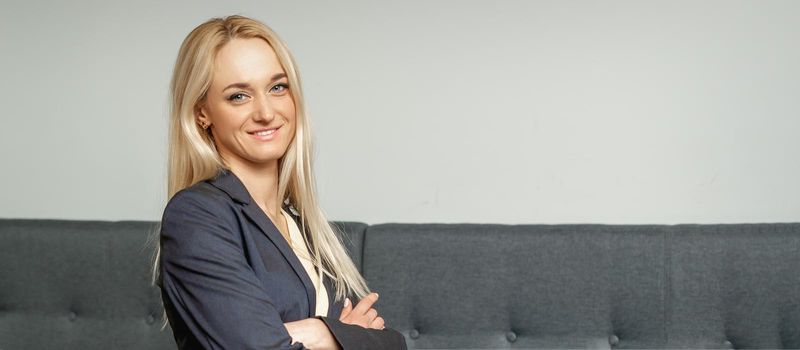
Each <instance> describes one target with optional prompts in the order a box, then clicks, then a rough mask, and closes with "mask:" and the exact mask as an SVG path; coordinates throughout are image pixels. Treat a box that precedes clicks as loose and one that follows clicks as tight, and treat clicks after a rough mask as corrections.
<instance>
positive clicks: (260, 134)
mask: <svg viewBox="0 0 800 350" xmlns="http://www.w3.org/2000/svg"><path fill="white" fill-rule="evenodd" d="M273 132H275V129H270V130H267V131H259V132H257V133H256V135H258V136H267V135H272V133H273Z"/></svg>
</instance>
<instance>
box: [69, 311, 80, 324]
mask: <svg viewBox="0 0 800 350" xmlns="http://www.w3.org/2000/svg"><path fill="white" fill-rule="evenodd" d="M67 318H69V320H70V321H73V322H74V321H75V319H76V318H78V315H77V314H75V313H74V312H70V313H69V316H67Z"/></svg>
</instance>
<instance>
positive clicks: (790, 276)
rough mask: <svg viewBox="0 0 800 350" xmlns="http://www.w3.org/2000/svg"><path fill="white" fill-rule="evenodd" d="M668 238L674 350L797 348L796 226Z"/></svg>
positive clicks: (799, 253) (675, 233)
mask: <svg viewBox="0 0 800 350" xmlns="http://www.w3.org/2000/svg"><path fill="white" fill-rule="evenodd" d="M669 231H670V233H669V236H668V237H669V251H670V252H671V254H670V255H671V257H670V260H669V267H670V268H669V274H670V275H669V279H670V285H671V288H670V289H669V292H670V300H671V301H672V302H671V305H669V306H670V307H669V308H668V309H669V310H670V314H669V321H670V322H669V334H670V345H671V346H672V347H693V348H713V347H727V348H771V349H778V348H791V349H798V348H800V224H726V225H677V226H674V227H671V228H670V230H669Z"/></svg>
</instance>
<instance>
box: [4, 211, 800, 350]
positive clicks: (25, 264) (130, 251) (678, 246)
mask: <svg viewBox="0 0 800 350" xmlns="http://www.w3.org/2000/svg"><path fill="white" fill-rule="evenodd" d="M335 224H336V226H338V227H339V228H340V229H342V230H343V231H344V232H345V235H344V241H345V245H346V246H347V248H348V249H350V252H351V255H352V257H353V260H354V261H355V262H356V265H357V266H359V268H360V269H361V271H362V272H363V274H364V276H365V277H366V279H367V281H368V282H369V284H370V287H371V288H372V289H373V290H374V291H377V292H379V293H380V295H381V298H380V300H379V301H378V303H377V304H376V308H377V309H378V311H379V312H380V314H381V316H383V317H384V318H385V319H386V322H387V325H388V326H389V327H392V328H394V329H397V330H398V331H400V332H402V333H403V334H405V335H406V341H407V343H408V345H409V348H490V349H505V348H508V349H511V348H514V349H523V348H720V349H725V348H754V347H756V348H800V273H798V272H797V271H800V224H735V225H675V226H666V225H488V224H379V225H371V226H367V225H365V224H363V223H356V222H337V223H335ZM155 229H156V225H155V223H153V222H135V221H122V222H101V221H64V220H20V219H0V349H2V350H11V349H50V348H59V349H111V348H113V349H174V348H175V346H174V342H173V339H172V333H171V331H170V329H169V327H167V328H166V329H164V330H163V331H162V330H161V327H160V326H161V320H160V317H161V313H162V310H161V302H160V296H159V293H158V289H157V288H155V287H152V286H150V284H149V279H150V274H149V261H150V254H151V252H150V251H149V249H148V248H147V244H146V238H147V236H148V234H150V233H151V232H152V231H153V230H155Z"/></svg>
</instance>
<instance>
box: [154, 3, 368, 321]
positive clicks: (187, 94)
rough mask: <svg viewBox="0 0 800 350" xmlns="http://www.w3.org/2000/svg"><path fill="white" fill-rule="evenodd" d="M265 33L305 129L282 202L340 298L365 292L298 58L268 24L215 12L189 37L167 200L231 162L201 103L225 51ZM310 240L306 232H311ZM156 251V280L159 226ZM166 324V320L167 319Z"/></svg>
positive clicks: (288, 159)
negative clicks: (331, 200) (334, 220)
mask: <svg viewBox="0 0 800 350" xmlns="http://www.w3.org/2000/svg"><path fill="white" fill-rule="evenodd" d="M237 38H241V39H249V38H260V39H263V40H265V41H266V42H267V43H268V44H269V45H270V46H271V47H272V49H273V50H274V51H275V54H276V55H277V57H278V60H279V61H280V63H281V66H282V67H283V69H284V71H285V72H286V76H287V78H288V80H289V86H291V90H290V91H291V95H292V98H293V100H294V105H295V111H296V120H297V128H296V133H295V136H294V138H293V140H292V142H291V143H290V144H289V146H288V148H287V149H286V153H285V154H284V155H283V157H281V159H280V160H279V161H278V164H279V165H278V169H279V177H278V196H277V199H278V203H276V208H281V206H282V203H283V201H284V200H285V199H288V200H289V202H290V203H291V204H292V205H293V206H294V207H295V208H296V209H297V211H298V212H299V214H300V218H301V226H302V228H301V230H302V231H303V232H308V233H309V234H310V236H311V242H308V240H306V244H309V246H310V248H311V249H309V250H310V251H311V252H312V255H313V256H312V258H313V259H312V261H313V262H314V264H315V266H317V267H318V268H319V272H320V275H319V276H317V277H318V278H322V274H323V273H324V274H325V275H327V276H328V277H329V278H330V279H331V281H332V282H333V283H334V285H335V286H336V292H335V300H343V299H344V298H345V297H346V296H347V295H348V294H350V292H352V293H353V294H354V295H355V296H356V297H358V298H359V299H360V298H363V297H364V296H366V295H367V294H369V288H368V287H367V284H366V281H365V280H364V278H363V276H362V275H361V273H360V272H359V271H358V268H356V266H355V264H354V263H353V261H352V259H351V258H350V256H349V255H348V254H347V250H346V249H345V247H344V245H343V244H342V241H341V235H340V234H338V233H337V231H335V229H334V227H333V226H331V225H330V224H329V222H328V220H327V219H326V217H325V214H324V213H323V211H322V209H321V208H320V206H319V203H318V202H317V195H316V189H315V180H314V176H313V172H312V159H311V155H312V154H313V152H312V138H311V130H310V127H309V121H308V117H307V116H306V111H305V104H304V100H303V92H302V89H301V86H300V76H299V73H298V70H297V66H296V64H295V62H294V58H293V57H292V55H291V53H290V52H289V50H288V49H287V47H286V45H285V44H284V43H283V41H281V39H280V38H279V37H278V36H277V34H275V32H273V31H272V29H270V28H269V27H268V26H266V25H265V24H263V23H261V22H259V21H257V20H254V19H250V18H247V17H244V16H239V15H232V16H228V17H224V18H212V19H210V20H208V21H206V22H205V23H203V24H201V25H199V26H197V27H196V28H195V29H194V30H192V31H191V32H190V33H189V35H188V36H187V37H186V39H184V41H183V44H181V48H180V51H179V52H178V57H177V60H176V61H175V68H174V71H173V74H172V81H171V83H170V98H171V99H170V100H171V101H170V102H171V103H170V129H169V156H168V157H169V160H168V182H167V198H171V197H172V196H173V195H174V194H175V193H177V192H178V191H180V190H182V189H184V188H187V187H189V186H192V185H193V184H195V183H197V182H200V181H203V180H207V179H210V178H213V177H214V176H215V175H217V173H218V171H219V170H221V169H223V168H225V165H224V164H223V162H222V160H221V158H220V156H219V153H217V150H216V147H215V145H214V141H213V139H212V138H211V135H210V133H206V132H205V130H204V129H203V128H202V127H200V126H199V125H198V124H197V122H196V120H195V114H194V111H195V108H196V107H197V106H198V105H199V103H201V102H202V101H203V100H204V99H205V97H206V93H207V92H208V89H209V86H210V85H211V80H212V78H213V77H212V72H213V67H214V59H215V57H216V54H217V52H219V50H220V49H221V48H222V47H223V46H224V45H225V44H227V43H228V42H230V41H231V40H233V39H237ZM304 238H305V235H304ZM152 239H153V241H154V242H155V244H154V245H155V246H156V247H155V254H154V257H153V281H152V282H153V284H155V282H156V281H157V279H158V273H159V260H160V259H159V257H160V253H161V249H160V245H159V244H158V232H157V231H156V234H155V235H154V237H152ZM165 325H166V320H165Z"/></svg>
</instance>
